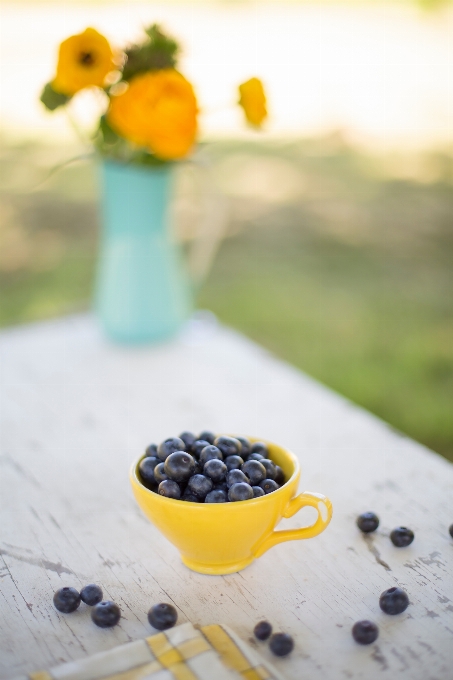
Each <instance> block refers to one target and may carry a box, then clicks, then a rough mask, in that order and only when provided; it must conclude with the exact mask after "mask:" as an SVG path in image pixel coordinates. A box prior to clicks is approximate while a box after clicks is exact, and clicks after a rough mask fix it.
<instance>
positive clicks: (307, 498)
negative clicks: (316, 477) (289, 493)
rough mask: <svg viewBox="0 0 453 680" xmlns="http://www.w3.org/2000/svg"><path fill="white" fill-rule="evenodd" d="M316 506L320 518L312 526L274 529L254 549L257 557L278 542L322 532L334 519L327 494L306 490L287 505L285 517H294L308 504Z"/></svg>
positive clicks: (310, 536)
mask: <svg viewBox="0 0 453 680" xmlns="http://www.w3.org/2000/svg"><path fill="white" fill-rule="evenodd" d="M307 505H308V506H311V507H312V508H316V510H317V511H318V519H317V520H316V522H315V523H314V524H312V526H309V527H303V528H301V529H285V530H284V531H273V532H272V533H271V534H270V535H269V536H266V538H265V539H264V540H263V541H261V543H259V544H258V546H257V547H256V548H255V550H254V556H255V557H261V555H263V553H265V552H266V551H267V550H269V548H272V547H273V546H274V545H277V543H283V542H284V541H298V540H301V539H303V538H313V537H314V536H317V535H318V534H320V533H322V532H323V531H324V529H326V528H327V526H328V525H329V522H330V520H331V519H332V503H331V502H330V500H329V499H328V498H326V496H323V495H322V494H321V493H310V491H305V492H304V493H300V494H299V495H298V496H296V497H295V498H293V499H292V500H290V502H289V504H288V505H287V507H286V509H285V511H284V513H283V517H286V518H288V517H292V516H293V515H295V514H296V512H299V510H301V509H302V508H304V507H306V506H307Z"/></svg>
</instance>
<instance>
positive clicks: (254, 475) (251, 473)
mask: <svg viewBox="0 0 453 680" xmlns="http://www.w3.org/2000/svg"><path fill="white" fill-rule="evenodd" d="M241 470H242V472H243V473H244V474H245V475H247V477H248V478H249V479H250V484H251V485H252V486H257V485H258V484H259V483H260V482H262V481H263V479H266V476H267V475H266V468H265V467H264V466H263V465H261V463H260V462H259V461H257V460H248V461H247V462H246V463H244V465H243V466H242V467H241Z"/></svg>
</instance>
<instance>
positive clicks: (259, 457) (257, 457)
mask: <svg viewBox="0 0 453 680" xmlns="http://www.w3.org/2000/svg"><path fill="white" fill-rule="evenodd" d="M263 459H264V456H262V455H261V453H249V455H248V456H247V460H260V461H261V460H263Z"/></svg>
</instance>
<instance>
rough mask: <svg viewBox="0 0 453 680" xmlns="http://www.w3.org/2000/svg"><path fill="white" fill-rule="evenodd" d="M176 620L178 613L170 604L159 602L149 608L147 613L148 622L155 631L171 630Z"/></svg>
mask: <svg viewBox="0 0 453 680" xmlns="http://www.w3.org/2000/svg"><path fill="white" fill-rule="evenodd" d="M177 620H178V612H177V611H176V609H175V607H173V605H172V604H166V603H165V602H160V603H159V604H155V605H153V606H152V607H151V609H150V610H149V612H148V621H149V622H150V624H151V625H152V627H153V628H156V629H157V630H167V628H173V626H174V625H175V623H176V621H177Z"/></svg>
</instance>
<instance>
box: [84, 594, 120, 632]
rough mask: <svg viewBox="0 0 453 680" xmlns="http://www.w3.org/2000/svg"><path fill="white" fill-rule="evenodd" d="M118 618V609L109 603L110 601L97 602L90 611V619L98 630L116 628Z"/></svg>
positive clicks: (115, 605) (112, 603)
mask: <svg viewBox="0 0 453 680" xmlns="http://www.w3.org/2000/svg"><path fill="white" fill-rule="evenodd" d="M120 618H121V611H120V608H119V607H118V605H117V604H115V603H114V602H110V600H107V601H106V602H99V604H97V605H95V606H94V607H93V609H92V610H91V619H92V621H93V623H95V624H96V625H97V626H99V628H111V627H112V626H116V624H117V623H118V621H119V620H120Z"/></svg>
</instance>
